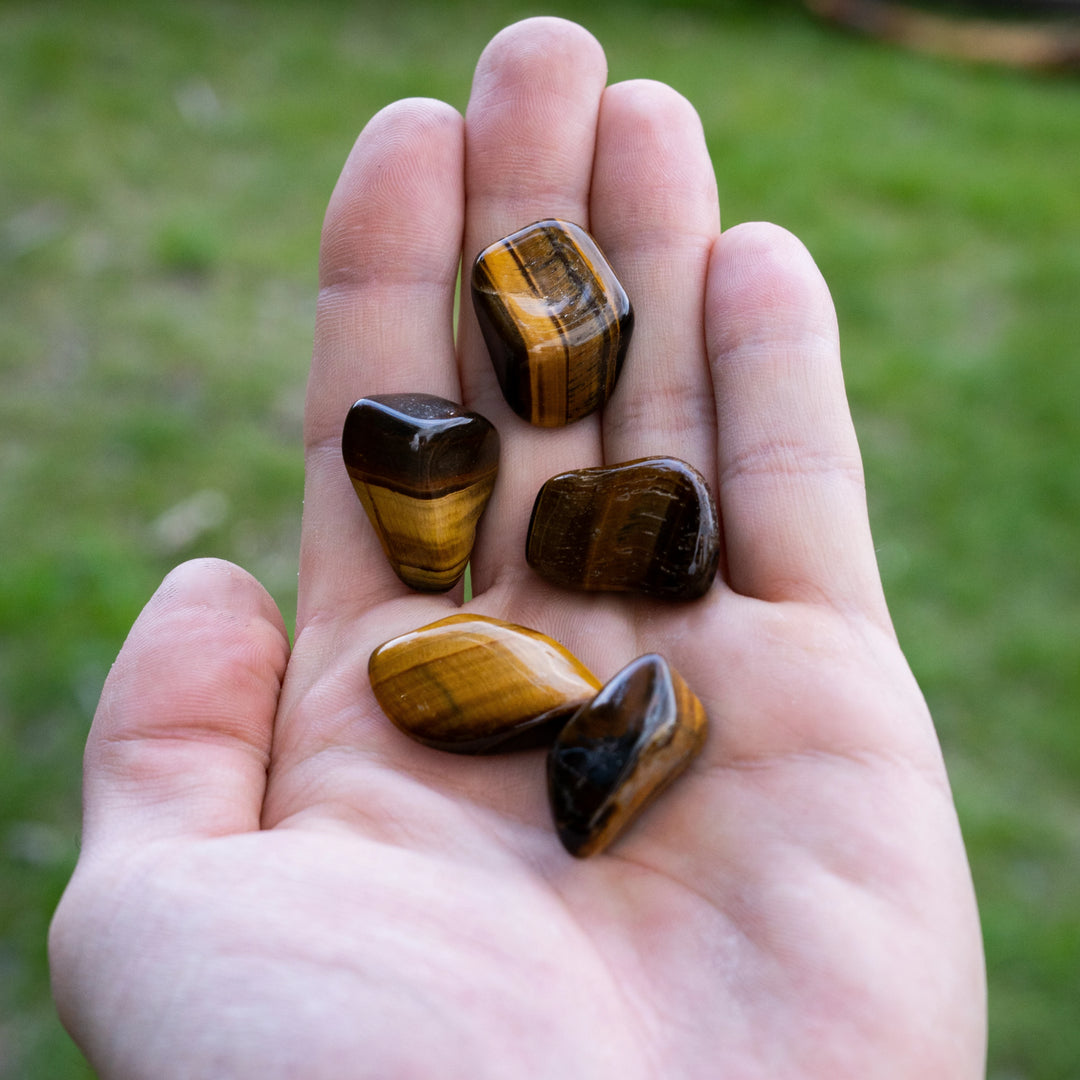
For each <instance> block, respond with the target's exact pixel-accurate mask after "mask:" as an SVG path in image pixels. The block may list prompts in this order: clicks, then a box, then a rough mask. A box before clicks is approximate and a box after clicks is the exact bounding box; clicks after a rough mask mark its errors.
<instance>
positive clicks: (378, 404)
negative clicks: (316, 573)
mask: <svg viewBox="0 0 1080 1080" xmlns="http://www.w3.org/2000/svg"><path fill="white" fill-rule="evenodd" d="M341 452H342V457H343V458H344V461H345V467H346V469H347V470H348V473H349V478H350V479H351V480H352V484H353V488H354V490H355V491H356V494H357V496H358V497H359V499H360V502H361V503H362V504H363V507H364V509H365V510H366V511H367V515H368V518H369V519H370V520H371V524H372V525H373V527H374V529H375V532H376V533H377V534H378V537H379V540H380V541H381V543H382V547H383V551H384V552H385V553H386V557H387V559H388V560H389V561H390V565H391V566H392V567H393V568H394V572H395V573H396V574H397V575H398V577H400V578H401V580H402V581H404V582H405V583H406V584H407V585H409V586H411V587H412V588H414V589H419V590H421V591H424V592H445V591H446V590H447V589H450V588H452V587H453V586H454V585H455V584H456V583H457V581H458V580H459V579H460V578H461V576H462V574H464V572H465V566H466V564H467V563H468V561H469V555H470V554H471V552H472V548H473V543H474V541H475V538H476V526H477V522H478V520H479V518H480V515H481V514H482V513H483V511H484V507H485V506H486V505H487V502H488V499H489V497H490V495H491V491H492V488H493V487H494V485H495V478H496V475H497V473H498V469H499V434H498V432H497V431H496V430H495V428H494V427H493V426H492V425H491V423H489V422H488V421H487V420H486V419H485V418H484V417H483V416H481V415H480V414H479V413H475V412H470V411H469V410H467V409H465V408H464V407H462V406H461V405H458V404H455V403H454V402H452V401H448V400H446V399H445V398H441V397H436V396H434V395H432V394H380V395H373V396H371V397H366V398H361V399H360V400H359V401H357V402H356V403H355V404H354V405H353V406H352V408H351V409H350V410H349V414H348V416H347V418H346V420H345V426H344V428H343V430H342V435H341Z"/></svg>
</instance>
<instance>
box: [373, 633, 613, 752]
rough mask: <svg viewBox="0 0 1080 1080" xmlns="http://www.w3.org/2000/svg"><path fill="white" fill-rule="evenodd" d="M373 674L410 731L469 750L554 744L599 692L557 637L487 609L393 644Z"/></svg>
mask: <svg viewBox="0 0 1080 1080" xmlns="http://www.w3.org/2000/svg"><path fill="white" fill-rule="evenodd" d="M368 674H369V676H370V678H371V689H372V690H373V691H374V693H375V698H376V700H377V701H378V702H379V705H380V706H381V708H382V710H383V712H384V713H386V715H387V716H388V717H389V718H390V719H391V720H392V721H393V722H394V724H395V725H396V726H397V727H398V728H400V729H401V730H402V731H403V732H405V734H406V735H411V736H412V737H413V738H414V739H417V740H418V741H419V742H422V743H424V744H425V745H426V746H434V747H436V748H438V749H440V750H452V751H455V752H457V753H463V754H478V753H486V752H488V751H491V750H495V749H498V750H510V749H514V750H517V749H523V748H525V747H528V746H540V745H544V744H547V743H550V741H551V738H552V737H553V735H554V733H555V730H557V729H558V728H559V727H560V726H561V725H562V724H563V723H565V721H566V720H567V719H568V718H569V717H570V716H571V715H572V714H573V713H574V712H575V711H576V710H577V709H578V708H579V707H580V706H581V705H582V704H583V703H584V702H586V701H590V700H592V698H593V697H594V696H595V694H596V692H597V691H598V690H599V689H600V680H599V679H597V678H596V676H594V675H593V674H592V672H590V671H589V669H588V668H586V667H585V665H584V664H582V663H581V661H580V660H578V659H577V658H576V657H575V656H573V655H572V654H571V653H570V652H568V651H567V650H566V649H564V648H563V646H562V645H560V644H559V643H558V642H557V641H554V640H553V639H552V638H549V637H547V636H546V635H544V634H541V633H540V632H539V631H537V630H530V629H528V628H527V627H524V626H517V625H515V624H514V623H507V622H503V621H502V620H500V619H491V618H487V617H485V616H482V615H466V614H462V615H451V616H450V617H449V618H446V619H440V620H439V621H438V622H434V623H431V624H430V625H428V626H423V627H421V628H420V629H419V630H414V631H412V632H411V633H408V634H403V635H401V636H400V637H396V638H394V639H393V640H391V641H387V642H385V643H384V644H382V645H380V646H379V647H378V648H377V649H376V650H375V651H374V652H373V653H372V654H371V659H370V661H369V663H368Z"/></svg>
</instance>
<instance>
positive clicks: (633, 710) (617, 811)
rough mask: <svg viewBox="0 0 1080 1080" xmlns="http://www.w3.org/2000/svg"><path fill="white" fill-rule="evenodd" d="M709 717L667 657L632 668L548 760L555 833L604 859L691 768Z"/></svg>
mask: <svg viewBox="0 0 1080 1080" xmlns="http://www.w3.org/2000/svg"><path fill="white" fill-rule="evenodd" d="M707 731H708V721H707V718H706V716H705V709H704V708H703V707H702V704H701V702H700V701H699V700H698V699H697V697H696V696H695V695H694V693H693V692H692V691H691V690H690V688H689V687H688V686H687V685H686V683H685V682H684V681H683V679H682V677H681V676H680V675H679V674H678V672H676V671H675V670H674V669H673V668H671V667H670V666H669V665H668V663H667V661H665V660H664V658H663V657H661V656H658V655H656V654H655V653H651V654H649V655H648V656H642V657H640V658H638V659H637V660H635V661H633V662H632V663H631V664H628V665H627V666H626V667H625V668H623V670H622V671H620V672H619V673H618V674H617V675H616V676H615V677H614V678H613V679H612V680H611V681H610V682H609V683H608V684H607V685H606V686H605V687H604V688H603V690H601V691H600V693H599V694H597V696H596V697H595V698H594V699H593V701H591V702H590V703H589V704H587V705H584V706H582V708H581V709H580V710H579V711H578V712H577V713H576V714H575V715H574V717H573V718H572V719H571V720H570V721H569V722H568V723H567V724H566V726H565V727H564V728H563V729H562V731H561V732H560V733H559V736H558V738H556V740H555V743H554V745H553V746H552V747H551V750H550V751H549V752H548V770H547V775H548V794H549V797H550V799H551V809H552V814H553V816H554V818H555V827H556V829H557V831H558V834H559V839H560V840H561V841H562V843H563V846H564V847H565V848H566V850H567V851H569V852H570V854H571V855H576V856H578V857H579V858H584V857H585V856H588V855H594V854H596V853H597V852H599V851H603V850H604V848H606V847H607V846H608V845H609V844H610V843H611V842H612V841H613V840H614V839H615V838H616V836H618V835H619V834H620V833H621V832H622V831H623V830H624V829H626V827H627V826H628V825H629V824H630V823H631V822H632V821H633V820H634V819H635V818H636V817H637V816H638V814H640V813H641V811H642V810H643V809H644V808H645V807H646V806H647V805H648V804H649V803H650V802H651V801H652V800H653V799H655V798H656V796H657V795H659V794H660V792H661V791H663V789H664V788H665V787H667V786H668V784H670V783H671V782H672V781H673V780H674V779H675V778H676V777H677V776H678V775H679V774H680V773H682V772H683V770H684V769H685V768H686V767H687V766H688V765H689V764H690V762H691V760H692V759H693V758H694V756H695V755H696V754H697V753H698V752H699V751H700V750H701V747H702V746H703V745H704V743H705V737H706V734H707Z"/></svg>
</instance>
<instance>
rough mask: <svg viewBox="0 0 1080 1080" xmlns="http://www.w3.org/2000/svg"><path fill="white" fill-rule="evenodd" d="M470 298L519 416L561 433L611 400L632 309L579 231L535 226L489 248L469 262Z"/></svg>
mask: <svg viewBox="0 0 1080 1080" xmlns="http://www.w3.org/2000/svg"><path fill="white" fill-rule="evenodd" d="M472 298H473V306H474V308H475V310H476V317H477V320H478V321H479V323H480V329H481V330H482V331H483V334H484V340H485V341H486V342H487V347H488V352H489V353H490V354H491V360H492V363H493V364H494V366H495V373H496V375H497V376H498V379H499V385H500V386H501V387H502V392H503V396H504V397H505V398H506V400H507V403H508V404H509V405H510V407H511V408H512V409H513V410H514V411H515V412H516V413H517V414H518V416H520V417H522V418H523V419H525V420H528V421H529V422H530V423H532V424H536V425H538V426H540V427H561V426H562V425H564V424H569V423H571V422H572V421H574V420H579V419H581V417H583V416H587V415H588V414H589V413H591V412H593V411H594V410H596V409H598V408H600V406H601V405H603V404H604V402H605V401H607V399H608V398H609V397H610V396H611V393H612V391H613V390H614V389H615V382H616V380H617V379H618V377H619V371H620V370H621V368H622V364H623V360H624V358H625V356H626V350H627V346H628V345H629V344H630V335H631V332H632V330H633V327H634V312H633V309H632V308H631V306H630V300H629V299H628V297H627V295H626V290H625V289H623V287H622V285H621V284H620V282H619V279H618V278H617V277H616V276H615V272H614V270H612V268H611V266H610V265H609V263H608V261H607V259H606V258H604V255H603V253H602V252H601V251H600V249H599V247H597V245H596V241H595V240H594V239H593V238H592V237H591V236H590V235H589V234H588V233H587V232H586V231H585V230H584V229H583V228H581V226H580V225H574V224H572V223H570V222H568V221H558V220H555V219H549V220H546V221H538V222H536V223H535V224H533V225H529V226H528V227H527V228H524V229H521V230H520V231H519V232H515V233H512V234H511V235H510V236H507V237H505V238H504V239H502V240H499V241H498V242H497V243H494V244H492V245H491V246H490V247H488V248H485V249H484V250H483V251H482V252H480V254H479V255H478V256H477V259H476V262H475V263H474V264H473V271H472Z"/></svg>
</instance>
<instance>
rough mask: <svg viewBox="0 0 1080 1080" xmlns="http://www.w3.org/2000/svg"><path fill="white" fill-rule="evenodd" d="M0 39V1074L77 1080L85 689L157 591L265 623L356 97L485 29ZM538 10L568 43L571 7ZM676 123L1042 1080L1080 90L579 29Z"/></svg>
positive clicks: (1051, 988)
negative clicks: (942, 804)
mask: <svg viewBox="0 0 1080 1080" xmlns="http://www.w3.org/2000/svg"><path fill="white" fill-rule="evenodd" d="M367 7H375V5H364V4H355V3H345V2H344V0H342V2H340V3H329V2H327V3H321V4H314V5H295V6H290V5H287V4H285V3H269V4H254V3H250V2H245V3H241V2H234V3H211V2H210V0H204V2H203V3H192V4H186V5H167V4H160V5H156V6H155V5H150V4H143V5H133V4H132V5H122V4H120V5H117V4H112V5H105V4H89V3H76V2H74V0H67V2H54V3H30V2H28V0H27V2H24V3H5V4H4V5H3V6H2V7H0V132H3V135H2V137H0V388H2V389H0V882H2V884H0V1077H3V1078H7V1077H20V1078H21V1077H33V1078H36V1077H49V1078H54V1077H55V1078H75V1077H79V1076H85V1075H88V1073H87V1070H86V1069H85V1066H83V1065H82V1064H81V1059H80V1057H79V1056H78V1054H77V1052H76V1051H75V1050H74V1048H73V1047H72V1045H71V1044H70V1042H69V1041H67V1039H66V1036H64V1035H63V1033H62V1032H61V1030H60V1028H59V1025H58V1023H57V1022H56V1021H55V1019H54V1018H53V1015H52V1010H51V1006H50V1004H49V999H48V986H47V973H46V966H45V956H44V935H45V930H46V927H47V924H48V919H49V915H50V913H51V910H52V908H53V906H54V905H55V903H56V901H57V899H58V897H59V894H60V891H61V890H62V888H63V885H64V882H65V881H66V878H67V876H68V874H69V873H70V870H71V867H72V865H73V863H74V860H75V856H76V847H77V837H78V799H79V795H78V787H79V758H80V753H81V746H82V742H83V739H84V738H85V733H86V728H87V725H88V722H89V716H90V714H91V712H92V710H93V706H94V704H95V702H96V698H97V694H98V692H99V690H100V686H101V682H102V680H103V678H104V676H105V673H106V672H107V670H108V666H109V664H110V662H111V660H112V658H113V656H114V655H115V653H116V650H117V648H118V647H119V645H120V643H121V641H122V640H123V636H124V634H125V633H126V631H127V628H128V626H129V625H130V623H131V621H132V619H133V618H134V616H135V615H136V613H137V612H138V609H139V607H140V606H141V605H142V603H143V602H144V601H145V599H146V598H147V596H148V595H149V593H150V592H151V591H152V589H153V588H154V586H155V585H156V583H157V582H158V581H159V580H160V578H161V576H162V575H163V574H164V573H165V571H166V570H167V569H168V568H169V567H170V566H171V565H172V564H173V563H175V562H176V561H178V560H180V559H182V558H186V557H188V556H191V555H195V554H203V553H212V554H217V555H222V556H224V557H227V558H231V559H234V560H236V561H238V562H240V563H242V564H244V565H245V566H247V567H249V568H250V569H251V570H252V571H253V572H254V573H256V574H257V575H258V576H259V577H260V578H261V580H263V582H264V583H265V584H266V585H267V586H268V587H269V588H270V590H271V591H272V592H273V594H274V595H275V597H276V598H277V600H278V601H279V603H280V604H281V606H282V608H283V610H284V611H285V612H286V614H287V615H291V610H292V608H293V605H294V604H295V589H296V577H295V573H296V571H295V556H296V547H297V538H298V529H299V516H300V508H301V481H302V476H301V462H300V455H299V451H298V442H299V432H300V415H301V408H302V400H303V392H304V380H305V374H306V364H307V358H308V355H309V352H310V342H311V331H312V321H313V311H314V299H315V267H316V255H317V248H318V234H319V226H320V222H321V217H322V212H323V209H324V207H325V203H326V200H327V197H328V196H329V193H330V190H331V188H332V186H333V183H334V180H335V178H336V175H337V171H338V169H339V168H340V165H341V163H342V161H343V160H344V157H345V155H346V153H347V151H348V148H349V146H350V145H351V143H352V140H353V139H354V137H355V135H356V133H357V132H358V130H359V128H360V127H361V126H362V124H363V123H364V122H365V120H366V119H367V118H368V117H369V116H370V115H371V114H372V113H373V112H374V111H375V110H376V109H377V108H379V107H380V106H382V105H384V104H386V103H388V102H389V101H391V100H393V99H394V98H397V97H400V96H404V95H413V94H429V95H434V96H439V97H443V98H445V99H446V100H449V101H451V102H452V103H453V104H455V105H457V106H458V107H460V108H464V105H465V101H466V98H467V94H468V85H469V78H470V74H471V69H472V66H473V64H474V62H475V59H476V56H477V55H478V53H479V51H480V49H481V48H482V46H483V45H484V43H485V42H486V41H487V40H488V38H489V37H490V36H491V34H492V33H493V32H495V31H496V30H497V29H498V28H499V27H500V26H502V25H504V24H505V23H506V22H508V21H511V20H512V19H513V18H516V17H518V16H521V15H524V14H529V13H533V12H534V11H535V10H537V9H534V8H531V7H529V6H528V5H525V4H520V3H516V2H507V3H501V4H497V3H485V2H482V0H481V2H473V3H468V4H466V3H463V2H462V3H456V4H450V5H437V4H434V3H433V4H431V5H430V6H428V5H426V4H414V5H411V6H406V5H379V6H378V10H377V11H375V12H374V13H372V12H368V11H367V10H366V8H367ZM547 10H549V11H559V10H565V11H566V12H567V13H568V14H573V13H574V11H575V10H580V8H579V6H578V5H571V4H569V3H567V4H560V3H554V4H552V5H549V6H548V8H547ZM588 10H589V14H588V16H587V18H586V19H585V20H584V21H585V22H586V25H587V26H589V28H590V29H592V30H593V31H594V33H596V34H597V36H598V37H600V39H601V40H602V41H603V43H604V45H605V47H606V48H607V51H608V55H609V60H610V63H611V72H612V78H613V79H619V78H628V77H633V76H639V75H643V76H649V77H653V78H658V79H663V80H665V81H668V82H671V83H672V84H673V85H674V86H675V87H676V88H677V89H679V90H681V91H682V92H683V93H684V94H686V95H687V96H688V97H689V98H691V99H692V100H693V101H694V103H695V104H696V105H697V107H698V109H699V111H700V113H701V115H702V118H703V121H704V123H705V127H706V131H707V134H708V138H709V143H710V148H711V151H712V154H713V158H714V162H715V164H716V167H717V172H718V177H719V182H720V190H721V195H722V199H723V208H724V215H725V219H726V221H727V223H728V224H732V223H735V222H737V221H741V220H747V219H751V218H767V219H771V220H775V221H779V222H780V223H782V224H784V225H787V226H788V227H790V228H791V229H793V230H794V231H795V232H796V233H798V234H799V235H800V236H801V237H802V238H803V239H804V240H805V241H806V242H807V244H808V245H809V246H810V248H811V250H812V251H813V252H814V254H815V255H816V257H817V258H818V261H819V263H820V264H821V266H822V268H823V270H824V271H825V273H826V276H827V278H828V279H829V282H830V285H831V287H832V289H833V293H834V296H835V299H836V303H837V306H838V309H839V313H840V319H841V327H842V333H843V338H844V344H845V362H846V374H847V379H848V386H849V391H850V394H851V398H852V405H853V408H854V412H855V416H856V421H857V424H858V427H859V431H860V436H861V440H862V445H863V450H864V453H865V456H866V462H867V470H868V480H869V487H870V500H871V511H872V515H873V523H874V528H875V535H876V538H877V543H878V546H879V547H878V550H879V557H880V561H881V565H882V570H883V573H884V576H885V581H886V587H887V590H888V593H889V597H890V601H891V604H892V608H893V613H894V616H895V619H896V623H897V627H898V630H899V633H900V635H901V639H902V641H903V643H904V645H905V647H906V650H907V652H908V654H909V656H910V658H911V661H912V664H913V666H914V668H915V670H916V673H917V674H918V676H919V678H920V681H921V683H922V685H923V687H924V689H925V692H926V694H927V697H928V699H929V701H930V704H931V706H932V708H933V711H934V714H935V717H936V720H937V723H938V727H939V730H940V732H941V737H942V740H943V744H944V747H945V751H946V757H947V760H948V764H949V768H950V772H951V775H952V777H953V781H954V785H955V789H956V794H957V799H958V804H959V807H960V812H961V817H962V822H963V826H964V829H965V834H966V837H967V841H968V844H969V849H970V852H971V859H972V865H973V872H974V875H975V879H976V885H977V888H978V892H979V896H980V903H981V909H982V915H983V921H984V930H985V936H986V943H987V953H988V965H989V971H990V984H991V1012H992V1044H991V1065H990V1075H991V1077H994V1078H998V1080H1005V1078H1006V1077H1008V1078H1021V1077H1022V1078H1025V1080H1065V1078H1068V1077H1076V1076H1077V1075H1078V1074H1080V1034H1078V1033H1077V1028H1076V1024H1075V1009H1076V1002H1078V1001H1080V731H1078V728H1077V716H1076V709H1077V702H1078V701H1080V568H1078V567H1080V560H1078V558H1077V552H1078V550H1080V527H1078V522H1080V467H1078V464H1077V462H1078V460H1080V422H1078V419H1077V402H1078V401H1080V362H1078V358H1077V345H1078V340H1080V334H1078V329H1080V319H1078V318H1077V316H1076V314H1075V310H1076V297H1077V295H1078V294H1080V203H1078V201H1077V200H1078V194H1077V193H1078V192H1080V155H1078V154H1077V149H1076V144H1077V138H1076V137H1077V132H1078V131H1080V126H1078V125H1080V85H1078V84H1077V83H1076V82H1075V81H1067V80H1065V79H1056V78H1042V77H1037V76H1029V75H1020V74H1016V73H1012V72H1007V71H999V70H990V69H979V68H974V67H966V66H959V65H950V64H946V63H943V62H940V61H935V60H930V59H927V58H921V57H918V56H912V55H909V54H905V53H901V52H897V51H893V50H890V49H888V48H885V47H882V46H879V45H877V44H874V43H872V42H868V41H863V40H860V39H856V38H851V37H847V36H844V35H840V34H836V33H834V32H832V31H830V30H828V29H827V28H824V27H822V26H819V25H817V24H815V23H814V22H812V21H810V20H809V19H808V18H807V17H805V16H804V15H803V14H802V13H801V11H800V9H799V8H798V7H797V6H796V5H793V4H789V3H783V2H776V3H764V2H762V3H756V4H755V3H751V2H749V0H746V2H733V0H732V2H721V0H716V2H715V3H713V4H707V3H705V2H699V3H696V4H687V5H685V6H680V5H677V4H675V3H659V2H657V3H653V4H648V3H644V2H642V3H634V2H630V0H622V2H618V0H608V2H605V0H598V2H596V3H594V4H592V5H590V6H589V9H588Z"/></svg>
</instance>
